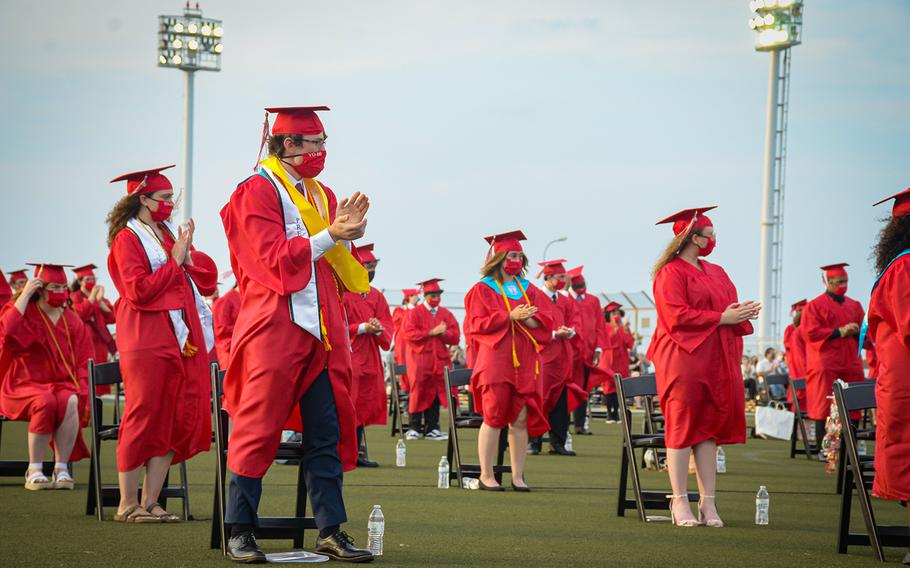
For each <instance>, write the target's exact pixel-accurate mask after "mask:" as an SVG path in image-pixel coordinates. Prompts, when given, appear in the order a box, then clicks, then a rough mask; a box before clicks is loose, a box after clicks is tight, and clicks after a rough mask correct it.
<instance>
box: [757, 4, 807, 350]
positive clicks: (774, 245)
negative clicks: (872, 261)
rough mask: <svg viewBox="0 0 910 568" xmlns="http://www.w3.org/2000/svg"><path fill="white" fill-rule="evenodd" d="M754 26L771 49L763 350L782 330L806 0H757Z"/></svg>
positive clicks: (762, 46)
mask: <svg viewBox="0 0 910 568" xmlns="http://www.w3.org/2000/svg"><path fill="white" fill-rule="evenodd" d="M749 9H750V10H751V11H752V17H751V18H750V19H749V27H750V28H752V29H753V30H755V32H756V33H757V42H756V45H755V50H756V51H767V52H769V54H770V58H771V61H770V69H769V74H768V107H767V114H766V117H765V152H764V178H763V182H762V208H761V249H760V253H759V293H758V295H759V301H760V302H761V304H762V313H761V315H760V317H759V319H758V346H759V353H761V352H762V351H764V349H765V348H767V347H769V346H771V345H773V344H775V343H776V342H777V341H778V340H779V337H780V336H781V334H782V332H781V330H780V329H779V328H780V312H781V305H782V298H781V288H782V273H783V206H784V198H783V192H784V172H785V169H784V165H785V158H786V132H787V106H788V99H789V77H790V58H789V50H790V48H791V47H793V46H794V45H799V44H800V43H802V24H803V2H802V0H752V1H751V2H749Z"/></svg>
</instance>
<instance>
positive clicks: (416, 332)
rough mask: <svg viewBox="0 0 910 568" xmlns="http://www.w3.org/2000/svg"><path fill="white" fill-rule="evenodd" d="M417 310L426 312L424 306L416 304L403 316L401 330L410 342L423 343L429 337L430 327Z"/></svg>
mask: <svg viewBox="0 0 910 568" xmlns="http://www.w3.org/2000/svg"><path fill="white" fill-rule="evenodd" d="M419 310H423V311H424V312H426V308H424V307H421V306H417V307H415V308H414V309H413V310H411V313H409V314H408V316H407V317H406V318H404V323H402V325H401V332H402V333H403V334H404V337H405V339H407V340H408V342H410V343H423V342H425V341H427V340H429V339H430V327H429V325H428V323H427V320H426V319H425V318H424V317H423V314H418V313H417V312H418V311H419Z"/></svg>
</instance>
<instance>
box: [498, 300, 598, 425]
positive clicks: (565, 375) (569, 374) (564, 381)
mask: <svg viewBox="0 0 910 568" xmlns="http://www.w3.org/2000/svg"><path fill="white" fill-rule="evenodd" d="M487 287H488V288H489V286H487ZM541 292H542V293H543V295H544V301H543V303H541V304H540V305H539V307H540V309H541V310H546V312H547V314H548V315H549V317H550V321H551V322H552V326H553V329H554V330H556V329H558V328H559V327H560V326H563V325H564V326H566V327H569V328H571V329H574V330H575V331H576V333H577V335H575V337H573V338H572V339H566V338H560V337H554V338H553V340H552V341H550V343H549V344H547V345H545V346H543V348H542V349H541V351H540V381H539V382H538V386H539V387H540V396H541V399H542V401H543V413H544V414H546V415H547V416H549V414H550V412H552V411H553V409H554V408H555V407H556V402H557V401H558V400H559V397H560V396H561V395H562V391H563V389H564V388H565V389H568V393H567V394H568V397H567V398H568V403H569V412H572V411H573V410H575V409H576V408H577V407H578V405H579V404H581V401H583V400H585V399H586V398H587V397H588V395H587V392H585V391H584V390H583V389H582V388H581V387H580V386H579V385H578V384H577V383H576V382H575V381H574V380H573V370H574V369H573V368H574V365H575V359H577V358H578V357H576V353H575V346H574V345H573V343H576V344H578V345H579V346H581V345H582V342H583V338H582V336H581V333H582V331H583V330H582V322H581V314H580V313H579V311H578V307H577V306H576V302H575V301H574V300H571V299H569V298H568V297H567V296H566V295H565V294H560V293H557V294H556V302H554V301H553V299H552V292H550V291H549V290H546V289H543V290H541Z"/></svg>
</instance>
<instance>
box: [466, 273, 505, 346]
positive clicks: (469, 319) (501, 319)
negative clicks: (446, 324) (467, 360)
mask: <svg viewBox="0 0 910 568" xmlns="http://www.w3.org/2000/svg"><path fill="white" fill-rule="evenodd" d="M484 288H488V287H487V285H486V284H483V283H478V284H475V285H474V287H473V288H471V290H470V291H468V293H467V295H466V296H465V298H464V307H465V318H464V333H465V335H466V336H470V337H471V340H472V341H479V342H481V343H483V344H485V345H488V346H490V347H492V346H494V345H496V344H497V343H499V342H500V341H501V340H502V338H503V337H505V335H506V334H507V333H509V321H510V319H511V318H510V316H509V312H508V310H507V309H506V307H505V306H503V305H502V303H501V302H500V301H499V298H498V297H492V294H489V293H487V291H486V290H484Z"/></svg>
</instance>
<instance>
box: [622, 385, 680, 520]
mask: <svg viewBox="0 0 910 568" xmlns="http://www.w3.org/2000/svg"><path fill="white" fill-rule="evenodd" d="M614 380H615V381H616V393H617V395H618V397H617V398H618V399H619V417H620V418H619V419H620V422H621V424H622V433H623V442H622V458H621V460H620V466H619V491H618V498H617V506H616V516H618V517H624V516H625V514H626V509H631V508H632V507H635V508H636V509H637V510H638V519H639V520H640V521H641V522H650V521H664V520H669V519H668V517H659V516H653V515H648V514H647V510H648V509H660V510H668V509H669V508H670V501H669V499H667V491H666V490H663V491H653V490H643V489H642V488H641V480H640V478H639V475H638V459H637V457H636V454H635V450H637V449H641V450H647V449H652V448H653V449H655V450H659V449H663V450H666V448H667V446H666V443H665V440H664V435H663V434H633V433H632V411H631V410H629V404H628V400H629V399H631V398H634V397H637V396H639V397H643V398H644V399H645V405H646V407H647V406H648V405H650V404H651V399H653V398H654V397H656V396H657V380H656V378H655V377H654V375H642V376H640V377H629V378H627V379H623V378H622V377H620V376H619V374H618V373H617V374H616V376H615V379H614ZM629 477H631V478H632V491H633V499H629V498H628V497H627V493H628V478H629ZM688 495H689V501H690V502H695V501H698V495H697V494H695V493H691V492H690V493H689V494H688Z"/></svg>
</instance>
